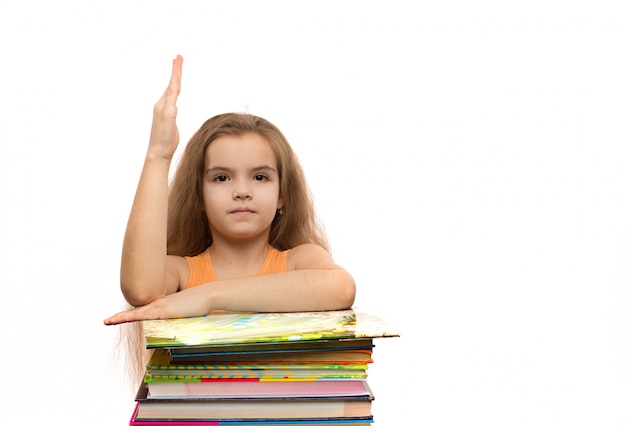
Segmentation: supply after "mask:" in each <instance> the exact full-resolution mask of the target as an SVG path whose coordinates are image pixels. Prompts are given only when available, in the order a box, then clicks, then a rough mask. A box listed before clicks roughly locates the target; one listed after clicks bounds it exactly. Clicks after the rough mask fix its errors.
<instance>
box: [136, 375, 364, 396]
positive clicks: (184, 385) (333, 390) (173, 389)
mask: <svg viewBox="0 0 626 426" xmlns="http://www.w3.org/2000/svg"><path fill="white" fill-rule="evenodd" d="M147 387H148V395H147V398H148V399H185V398H228V397H231V398H267V397H296V396H299V397H312V396H320V397H325V396H360V395H370V394H371V391H370V389H369V386H368V384H367V382H366V381H365V380H324V381H297V382H263V381H258V380H254V381H249V380H242V381H240V380H226V381H225V380H218V381H209V382H155V383H148V384H147Z"/></svg>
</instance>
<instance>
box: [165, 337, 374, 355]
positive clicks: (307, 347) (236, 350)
mask: <svg viewBox="0 0 626 426" xmlns="http://www.w3.org/2000/svg"><path fill="white" fill-rule="evenodd" d="M373 348H374V341H373V339H371V338H365V339H352V338H350V339H332V340H305V341H291V342H268V343H247V344H246V343H235V344H230V345H229V344H224V345H214V346H182V347H175V348H168V352H169V353H170V355H171V356H172V358H179V359H181V360H182V359H185V358H187V357H201V356H210V355H236V354H256V353H259V354H265V353H273V352H302V351H307V352H312V351H331V350H348V349H373Z"/></svg>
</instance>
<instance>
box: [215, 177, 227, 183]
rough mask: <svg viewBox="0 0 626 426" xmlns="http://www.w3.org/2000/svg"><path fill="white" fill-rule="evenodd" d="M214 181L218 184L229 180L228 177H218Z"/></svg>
mask: <svg viewBox="0 0 626 426" xmlns="http://www.w3.org/2000/svg"><path fill="white" fill-rule="evenodd" d="M213 180H214V181H216V182H226V181H227V180H228V178H227V177H226V175H217V176H215V177H214V178H213Z"/></svg>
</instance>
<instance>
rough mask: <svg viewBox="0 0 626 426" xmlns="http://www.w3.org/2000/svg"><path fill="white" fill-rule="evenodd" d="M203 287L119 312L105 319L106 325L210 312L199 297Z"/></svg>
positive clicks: (186, 290) (192, 315)
mask: <svg viewBox="0 0 626 426" xmlns="http://www.w3.org/2000/svg"><path fill="white" fill-rule="evenodd" d="M201 287H202V286H200V287H192V288H188V289H185V290H181V291H179V292H177V293H172V294H168V295H167V296H164V297H161V298H160V299H156V300H155V301H154V302H152V303H149V304H147V305H144V306H140V307H138V308H134V309H130V310H128V311H123V312H119V313H117V314H115V315H113V316H110V317H109V318H107V319H105V320H104V324H105V325H116V324H122V323H125V322H133V321H142V320H153V319H167V318H186V317H198V316H202V315H206V314H208V313H209V311H210V308H209V307H208V306H205V304H204V303H202V300H204V299H203V298H202V297H199V294H198V293H199V292H200V291H201Z"/></svg>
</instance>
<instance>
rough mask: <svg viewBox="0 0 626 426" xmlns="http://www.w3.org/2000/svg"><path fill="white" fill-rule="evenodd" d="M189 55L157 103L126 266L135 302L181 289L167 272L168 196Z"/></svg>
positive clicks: (177, 64) (125, 279) (123, 275)
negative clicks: (181, 96) (183, 81)
mask: <svg viewBox="0 0 626 426" xmlns="http://www.w3.org/2000/svg"><path fill="white" fill-rule="evenodd" d="M182 64H183V58H182V57H181V56H177V57H176V59H174V61H173V66H172V76H171V79H170V82H169V85H168V87H167V89H166V90H165V92H164V93H163V95H162V96H161V98H160V99H159V100H158V102H157V103H156V104H155V106H154V112H153V119H152V130H151V132H150V143H149V145H148V151H147V153H146V158H145V161H144V165H143V169H142V172H141V176H140V178H139V184H138V186H137V192H136V194H135V199H134V202H133V206H132V209H131V212H130V217H129V219H128V224H127V227H126V234H125V236H124V244H123V248H122V262H121V271H120V285H121V289H122V293H123V294H124V297H125V298H126V300H127V301H128V303H130V304H131V305H133V306H140V305H145V304H148V303H150V302H152V301H154V300H155V299H157V298H159V297H163V296H164V295H167V294H170V293H173V292H175V291H177V290H178V281H179V280H178V279H177V277H175V276H172V274H168V273H167V268H166V264H167V262H168V260H167V259H168V257H167V199H168V179H169V170H170V164H171V161H172V157H173V155H174V152H175V151H176V147H177V146H178V142H179V134H178V127H177V125H176V115H177V107H176V100H177V99H178V95H179V93H180V85H181V76H182Z"/></svg>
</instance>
